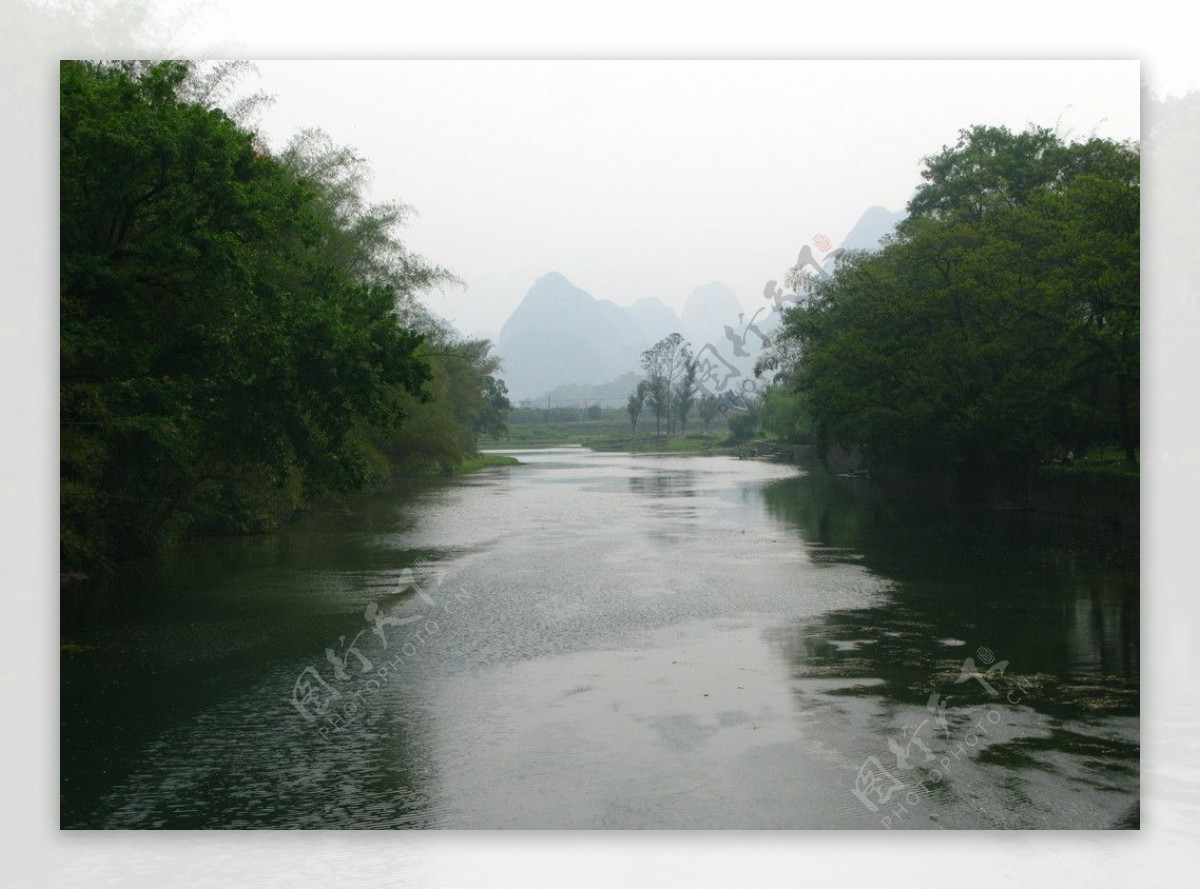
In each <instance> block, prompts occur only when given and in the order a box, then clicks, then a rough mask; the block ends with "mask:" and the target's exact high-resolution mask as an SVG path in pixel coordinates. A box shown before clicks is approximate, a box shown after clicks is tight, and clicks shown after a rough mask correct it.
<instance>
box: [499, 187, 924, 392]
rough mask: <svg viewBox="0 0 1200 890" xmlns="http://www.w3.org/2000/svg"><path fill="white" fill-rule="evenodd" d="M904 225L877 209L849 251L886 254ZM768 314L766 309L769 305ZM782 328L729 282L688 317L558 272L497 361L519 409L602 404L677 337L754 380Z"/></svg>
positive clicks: (701, 296) (535, 295)
mask: <svg viewBox="0 0 1200 890" xmlns="http://www.w3.org/2000/svg"><path fill="white" fill-rule="evenodd" d="M903 218H904V213H903V212H892V211H889V210H886V209H885V208H883V207H872V208H870V209H869V210H867V212H866V213H864V214H863V215H862V217H861V218H860V219H859V221H858V223H856V224H855V226H854V228H852V229H851V230H850V233H849V234H848V235H847V236H846V239H845V241H844V242H843V243H842V246H843V247H845V248H847V249H851V248H853V249H860V250H875V249H878V247H879V240H880V239H881V238H882V237H884V236H885V235H887V234H889V233H891V232H892V231H893V230H894V228H895V226H896V224H897V223H898V222H899V221H900V220H901V219H903ZM758 296H759V295H757V294H756V295H755V297H758ZM755 302H756V303H759V302H760V301H758V300H756V301H755ZM761 308H763V309H766V308H767V306H766V304H765V303H763V304H762V306H761ZM777 324H778V316H777V315H775V314H773V313H772V314H768V313H767V312H766V311H763V312H762V313H760V314H759V315H757V316H755V315H754V314H753V313H749V314H748V313H746V312H745V310H744V309H743V307H742V304H741V302H740V301H739V300H738V298H737V295H736V294H734V292H733V290H732V289H731V288H730V287H729V285H727V284H725V283H723V282H721V281H713V282H710V283H708V284H703V285H700V286H699V287H697V288H695V289H694V290H693V291H692V292H691V293H690V294H688V297H687V300H686V301H685V302H684V306H683V312H682V313H681V314H680V315H676V314H675V312H674V310H672V309H671V307H669V306H667V305H666V304H665V303H664V302H663V301H662V300H660V299H658V298H657V297H644V298H642V299H640V300H638V301H637V302H636V303H634V304H633V305H632V306H630V307H628V308H622V307H620V306H618V305H616V304H615V303H613V302H611V301H609V300H601V299H596V298H595V297H593V296H592V295H591V294H589V293H587V292H586V291H584V290H581V289H580V288H578V287H576V286H575V285H574V284H572V283H571V282H570V281H568V280H567V278H566V277H565V276H564V275H562V274H560V273H558V272H549V273H547V274H546V275H543V276H542V277H541V278H539V279H538V280H537V281H535V282H534V284H533V287H531V288H530V289H529V291H528V293H526V294H525V297H524V299H522V300H521V303H520V305H519V306H517V308H516V310H514V311H513V314H512V315H510V316H509V318H508V321H506V322H505V323H504V327H502V328H501V329H500V336H499V338H498V340H497V343H496V354H497V355H499V356H500V358H501V360H502V361H503V372H502V373H503V377H504V381H505V383H506V384H507V385H508V391H509V396H510V397H511V398H512V399H513V401H514V402H518V401H521V400H523V399H535V400H541V399H544V398H545V397H546V395H547V394H548V393H549V394H550V395H551V399H552V401H553V400H555V397H556V396H557V397H561V396H565V395H566V394H568V393H571V394H578V395H579V396H580V397H582V398H583V399H585V400H586V399H587V398H588V397H589V396H591V398H597V397H598V396H599V392H600V391H603V392H604V396H603V397H608V396H609V395H610V392H609V391H610V390H612V391H615V390H616V389H628V390H632V386H629V385H628V384H629V380H631V379H636V378H626V377H625V375H628V374H630V373H631V372H636V371H638V367H639V366H638V361H639V359H640V358H641V354H642V352H643V350H645V349H647V348H649V347H650V346H652V345H653V344H654V343H656V342H658V341H659V340H661V339H662V338H663V337H665V336H667V335H668V334H671V333H674V332H676V331H677V332H679V333H680V334H682V335H683V337H684V338H685V339H687V340H689V341H691V343H692V348H693V350H695V351H696V352H699V351H700V350H701V349H703V348H704V347H705V344H712V346H713V347H714V349H715V350H716V351H717V352H719V353H720V355H721V357H722V358H723V359H724V360H725V361H727V362H728V363H729V364H730V365H732V366H733V367H734V368H736V369H737V370H739V371H740V372H741V373H743V374H749V373H750V370H751V367H752V365H753V360H754V356H755V355H756V354H757V352H758V351H759V349H760V348H761V346H762V342H761V338H760V334H761V335H762V336H765V337H768V338H769V337H770V335H771V331H772V330H773V328H774V327H775V326H776V325H777ZM738 352H741V353H744V354H743V355H740V356H739V355H738V354H737V353H738ZM552 391H553V392H552ZM585 393H586V395H585Z"/></svg>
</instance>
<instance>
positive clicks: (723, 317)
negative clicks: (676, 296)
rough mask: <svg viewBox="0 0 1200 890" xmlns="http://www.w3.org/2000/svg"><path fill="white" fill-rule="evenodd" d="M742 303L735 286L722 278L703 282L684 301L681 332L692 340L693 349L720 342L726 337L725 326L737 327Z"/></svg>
mask: <svg viewBox="0 0 1200 890" xmlns="http://www.w3.org/2000/svg"><path fill="white" fill-rule="evenodd" d="M741 311H742V304H741V303H740V302H738V298H737V296H736V295H735V294H734V292H733V290H732V288H730V287H729V285H728V284H725V282H723V281H713V282H710V283H708V284H702V285H700V286H699V287H697V288H695V289H694V290H693V291H692V292H691V293H690V294H688V297H687V301H686V302H684V304H683V313H682V315H681V316H680V321H681V322H682V324H683V331H681V333H682V334H683V336H684V337H686V338H687V339H688V340H691V341H692V348H693V350H699V349H700V348H701V347H703V346H704V344H705V343H712V344H714V345H718V344H720V343H721V342H722V341H724V339H725V328H726V326H728V327H731V328H737V327H738V314H739V313H740V312H741Z"/></svg>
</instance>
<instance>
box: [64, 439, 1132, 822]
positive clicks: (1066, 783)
mask: <svg viewBox="0 0 1200 890" xmlns="http://www.w3.org/2000/svg"><path fill="white" fill-rule="evenodd" d="M523 459H524V460H526V465H525V466H524V467H520V468H513V469H512V470H511V471H510V470H507V469H501V470H497V471H488V472H485V473H482V474H480V475H478V476H473V477H467V478H462V479H457V480H450V481H438V482H434V483H423V484H420V485H414V486H410V487H408V488H407V489H405V490H402V491H398V492H389V493H377V494H374V495H369V496H365V497H363V498H361V499H358V500H356V501H355V502H354V503H352V504H351V505H349V508H348V509H346V510H340V511H331V512H328V513H325V514H314V515H311V516H309V517H306V518H305V519H304V520H302V521H301V522H299V523H298V524H296V525H294V526H292V527H290V528H288V529H286V530H284V531H282V532H281V533H279V534H277V535H273V536H267V537H261V538H252V539H225V540H209V541H202V542H194V543H193V544H192V545H190V546H188V547H187V548H185V549H183V550H181V551H180V552H178V553H176V554H174V555H173V556H170V557H168V558H166V559H163V560H161V561H158V562H155V563H146V564H143V565H128V566H125V567H123V568H122V570H121V571H120V572H119V573H118V575H117V576H116V577H114V578H112V579H110V580H109V581H108V582H106V583H96V584H93V585H92V586H91V587H87V588H79V589H75V590H70V591H68V592H67V594H66V595H65V596H64V599H63V608H62V615H63V618H62V630H63V640H64V645H63V653H62V659H61V664H62V777H63V778H62V824H63V825H64V826H69V827H143V828H145V827H169V828H194V827H252V826H253V827H305V828H309V827H464V828H480V827H501V826H504V827H510V826H511V827H838V826H841V827H875V828H878V827H880V823H879V814H878V813H871V812H869V811H868V810H866V809H864V808H863V807H862V806H860V805H859V802H858V801H857V800H856V799H855V798H854V797H853V796H852V794H851V791H852V789H853V788H854V782H855V775H856V771H858V770H859V768H860V765H861V764H862V763H863V762H864V760H865V759H866V758H869V757H876V758H882V759H885V760H886V759H887V758H888V757H889V755H892V754H894V751H893V748H892V747H891V746H892V745H893V744H896V745H902V744H905V743H904V742H903V741H902V740H903V739H904V733H905V732H906V729H905V728H906V727H909V728H910V729H911V727H914V726H919V725H921V722H922V721H928V720H930V719H931V717H932V716H933V715H934V713H935V712H931V711H929V710H928V708H927V702H928V701H929V698H930V696H931V695H933V694H937V695H940V696H941V698H940V700H939V701H940V705H941V710H940V712H939V713H938V714H937V716H941V717H944V719H945V723H946V728H947V730H948V731H949V732H950V733H951V734H953V733H962V732H964V731H966V730H967V729H968V728H969V727H970V726H971V725H972V724H971V721H972V720H978V719H979V714H980V713H982V714H984V715H986V714H988V713H991V711H989V710H988V709H989V708H990V709H992V711H995V712H996V713H997V714H998V715H1001V716H1000V717H999V718H998V719H999V720H1001V721H1002V722H1001V723H1000V725H998V726H992V725H990V724H985V726H987V728H988V729H989V731H990V732H991V736H990V737H989V739H988V740H987V743H986V744H981V745H979V746H978V747H975V748H973V749H972V755H971V757H970V758H969V765H963V766H961V767H960V766H957V765H956V767H955V769H954V770H953V776H952V777H948V778H946V779H945V781H944V782H942V783H941V784H939V785H938V787H937V788H936V789H934V791H933V792H931V794H932V796H931V797H930V798H929V801H928V802H927V803H926V802H924V801H923V803H922V813H921V817H920V819H919V820H917V819H914V820H911V822H910V824H908V825H905V826H903V827H912V826H916V825H920V826H922V827H924V826H928V827H1031V826H1046V827H1104V826H1109V825H1113V824H1118V823H1122V820H1124V822H1123V824H1134V823H1135V822H1136V815H1130V814H1131V813H1135V812H1136V811H1135V810H1134V809H1133V807H1135V806H1136V799H1137V782H1138V778H1137V752H1138V731H1137V703H1138V657H1137V652H1138V650H1137V643H1138V609H1137V603H1138V587H1137V544H1136V540H1132V541H1131V540H1129V539H1128V538H1122V537H1119V536H1113V535H1111V534H1109V533H1103V532H1100V531H1098V530H1096V529H1093V528H1091V527H1086V526H1081V527H1078V528H1071V527H1068V526H1064V525H1063V524H1061V523H1059V524H1056V525H1043V524H1039V523H1037V522H1036V521H1033V520H1030V519H1029V518H1027V517H1022V516H1019V515H1013V514H1010V515H1002V516H996V515H989V514H979V513H976V512H972V511H969V510H949V509H937V510H930V509H929V508H922V507H921V506H919V505H915V504H911V503H903V502H894V501H887V500H884V499H882V498H880V497H879V496H878V493H877V491H876V489H875V488H873V487H872V485H871V483H870V482H867V481H863V480H847V479H836V478H830V477H826V476H824V475H822V474H820V473H810V474H808V475H804V474H801V473H797V471H796V470H795V469H794V468H789V467H785V466H778V465H770V464H766V463H762V462H755V461H736V460H731V459H722V458H695V457H686V456H650V455H593V454H588V453H585V452H580V451H579V450H578V449H574V450H571V451H570V452H553V451H548V452H543V453H539V454H531V455H524V456H523ZM420 566H433V567H435V568H436V569H437V570H438V571H439V572H444V575H445V578H446V584H447V586H448V587H452V588H453V589H455V590H462V591H464V592H466V593H468V594H469V596H470V599H469V605H470V608H469V609H467V610H465V611H464V612H463V613H462V614H460V615H456V616H447V617H445V619H444V620H442V621H440V623H439V626H438V628H437V630H436V632H434V633H431V634H428V635H427V639H425V640H424V641H423V642H422V645H421V648H420V649H419V652H416V650H414V651H415V652H416V654H415V656H414V657H412V658H411V659H408V660H407V661H405V663H404V669H403V671H399V672H397V673H396V675H395V676H394V677H393V678H392V679H391V680H389V681H388V682H387V683H385V684H381V687H380V689H379V691H378V692H377V693H373V694H372V697H371V698H370V700H369V702H364V704H369V707H365V708H364V710H363V711H362V713H361V714H359V715H358V717H357V718H356V720H355V723H354V726H353V728H352V731H348V732H345V733H341V734H338V735H336V736H334V737H333V738H332V740H330V739H326V738H322V737H321V736H320V734H319V732H317V730H316V729H315V728H314V726H313V725H311V724H309V723H306V722H305V721H304V720H302V719H300V717H299V716H298V715H297V712H296V709H295V708H294V707H293V704H292V702H291V701H290V700H289V695H290V694H291V693H292V690H293V684H294V683H295V681H296V677H297V676H298V674H299V673H300V672H302V671H303V670H305V668H306V667H308V666H314V667H315V668H316V669H318V670H321V671H324V672H325V675H328V671H329V669H330V666H331V664H332V662H330V663H326V659H325V658H324V657H323V655H322V653H323V652H324V651H325V649H326V648H328V647H330V646H334V647H335V648H336V649H337V651H343V650H342V649H341V648H339V647H338V643H337V641H339V639H343V640H348V639H350V638H352V637H353V636H354V634H355V633H357V632H359V631H360V630H362V628H363V627H364V614H365V610H366V609H367V607H368V606H369V604H371V603H377V604H381V607H388V608H393V607H394V608H405V607H407V606H411V607H412V608H413V610H414V611H420V609H421V608H423V607H422V606H421V604H420V603H419V602H417V601H416V600H414V599H412V598H413V597H414V596H416V594H414V593H413V592H411V591H409V592H405V591H400V590H398V581H399V580H400V579H401V578H402V577H403V573H404V571H405V570H406V569H413V568H419V567H420ZM426 605H427V604H426ZM363 639H364V640H368V641H370V642H371V643H372V644H373V645H376V641H375V640H374V638H373V637H372V635H371V632H370V631H369V630H368V631H367V632H366V635H365V636H364V637H363ZM985 647H986V648H988V649H990V650H991V651H992V652H993V653H994V659H992V661H988V662H986V664H987V665H992V664H993V663H995V664H998V663H999V662H1001V661H1003V662H1007V664H1006V667H1005V671H1004V673H1003V674H1002V675H989V677H990V678H991V680H992V681H994V682H995V683H996V684H998V685H999V684H1001V683H1003V684H1009V685H1007V686H1004V687H1003V689H1004V690H1005V691H1007V690H1009V689H1013V688H1019V689H1020V690H1021V693H1022V697H1021V700H1019V701H1016V702H1011V701H1007V700H1006V701H1005V702H1004V703H1003V704H1002V705H998V704H997V703H996V702H994V701H993V700H992V699H991V698H990V697H989V696H988V695H987V694H986V692H985V690H984V689H983V687H982V686H981V685H980V684H979V683H976V682H974V681H971V682H967V683H960V682H958V680H959V679H960V675H961V673H962V667H963V663H964V658H966V657H974V658H976V659H979V658H980V656H979V655H978V653H979V652H980V650H982V649H984V648H985ZM366 654H367V655H368V657H369V658H370V660H371V661H372V662H373V663H374V662H376V661H377V660H378V658H377V656H378V655H379V654H380V653H378V652H377V651H376V650H371V651H369V652H367V653H366ZM979 666H980V670H984V668H985V662H983V661H979ZM356 668H357V666H356V665H355V664H354V663H352V662H347V663H346V665H345V669H346V671H347V672H348V673H351V674H353V673H355V670H356ZM1017 683H1019V684H1021V685H1020V686H1013V685H1012V684H1017ZM981 708H982V709H984V710H983V711H980V709H981ZM926 731H928V730H926ZM955 738H957V736H955V737H953V738H948V737H946V736H945V735H943V736H938V737H936V738H934V737H933V736H930V737H929V739H928V741H927V742H926V744H927V745H928V747H929V752H930V755H931V756H933V757H934V758H935V759H936V758H942V757H945V756H948V754H947V752H948V750H949V746H950V745H951V744H952V743H953V742H954V741H955ZM902 750H908V751H910V752H914V756H916V755H919V754H920V751H919V749H917V748H913V747H912V745H911V744H909V748H907V749H903V748H902ZM920 760H921V758H920V757H917V761H920ZM917 761H915V762H914V763H913V764H912V767H913V769H914V770H917V769H920V768H921V767H922V766H924V765H926V764H923V763H922V762H917ZM1080 794H1082V795H1083V797H1077V795H1080ZM1072 795H1075V796H1076V797H1072ZM1080 801H1082V803H1080ZM985 806H986V812H983V810H982V809H981V808H983V807H985Z"/></svg>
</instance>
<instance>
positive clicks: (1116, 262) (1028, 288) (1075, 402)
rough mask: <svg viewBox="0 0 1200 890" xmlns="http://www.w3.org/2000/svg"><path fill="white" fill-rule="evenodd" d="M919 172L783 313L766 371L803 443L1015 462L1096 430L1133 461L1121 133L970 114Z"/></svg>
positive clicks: (1135, 201) (1129, 250)
mask: <svg viewBox="0 0 1200 890" xmlns="http://www.w3.org/2000/svg"><path fill="white" fill-rule="evenodd" d="M922 175H923V179H924V182H923V184H922V185H921V186H920V187H919V188H918V189H917V191H916V194H915V195H914V196H913V198H912V200H911V201H910V202H909V205H908V211H909V216H908V218H907V219H906V220H905V221H904V222H903V223H901V225H900V226H899V228H898V231H897V233H896V235H895V236H894V237H893V238H892V239H891V240H890V243H888V244H887V245H886V246H885V247H884V249H882V250H881V251H879V252H878V253H873V254H868V253H857V254H855V253H851V254H847V255H846V256H844V257H843V258H842V259H841V260H840V261H839V263H838V268H837V271H836V273H835V274H834V275H833V276H831V277H830V278H829V279H827V280H824V281H819V282H815V283H812V284H811V285H810V287H811V294H812V296H811V300H809V301H808V302H807V303H806V304H804V305H802V306H799V307H797V308H795V309H793V310H791V311H790V312H789V313H788V315H787V317H786V323H785V324H786V328H785V334H784V336H783V337H780V338H778V340H779V348H778V350H777V353H776V359H777V360H776V361H775V362H774V368H773V370H775V371H777V377H776V379H777V381H778V382H780V383H786V384H787V385H788V386H790V387H792V388H794V389H795V390H796V391H798V392H799V393H801V394H802V396H803V399H804V405H803V409H804V413H805V414H807V415H808V416H809V417H810V418H811V421H812V423H813V424H814V428H815V432H816V436H817V439H818V443H819V444H820V445H821V447H822V448H823V449H826V448H828V447H829V446H831V445H840V446H846V447H858V448H861V449H862V451H863V452H864V453H865V455H866V456H867V458H868V459H869V460H870V461H871V463H872V465H873V466H881V467H883V466H889V465H890V466H895V467H905V468H908V469H912V470H917V471H933V470H938V469H944V468H947V467H956V468H960V469H964V470H970V471H987V472H1003V473H1016V474H1020V473H1023V472H1026V471H1028V470H1029V469H1030V468H1031V467H1033V466H1036V465H1037V463H1038V462H1039V461H1041V460H1043V459H1046V458H1049V457H1052V456H1054V455H1055V454H1056V453H1065V452H1068V451H1074V452H1075V453H1077V454H1079V453H1082V452H1084V451H1085V450H1086V449H1087V448H1088V447H1089V446H1094V445H1098V444H1104V443H1113V444H1119V445H1120V446H1121V448H1122V449H1123V450H1124V451H1125V453H1126V455H1127V456H1128V459H1129V460H1130V461H1132V460H1134V458H1135V453H1136V448H1137V429H1138V382H1139V372H1138V368H1139V346H1138V340H1139V289H1138V272H1139V263H1138V241H1139V157H1138V152H1137V149H1136V147H1134V146H1131V145H1127V144H1119V143H1115V142H1111V141H1107V140H1101V139H1090V140H1088V141H1086V142H1081V143H1070V144H1068V143H1065V142H1063V141H1062V140H1061V139H1060V138H1059V137H1058V136H1057V135H1056V134H1054V133H1053V132H1052V131H1048V130H1044V129H1034V130H1029V131H1027V132H1024V133H1018V134H1013V133H1011V132H1009V131H1008V130H1005V129H1003V128H994V127H975V128H972V129H970V130H966V131H964V132H963V133H962V134H961V139H960V140H959V142H958V144H957V145H956V146H954V147H952V148H946V149H944V150H943V151H942V152H941V153H939V154H938V155H936V156H934V157H931V158H928V159H927V160H926V164H925V168H924V171H923V174H922ZM780 355H785V356H786V360H780V359H779V356H780ZM766 364H767V365H768V366H770V364H771V363H766Z"/></svg>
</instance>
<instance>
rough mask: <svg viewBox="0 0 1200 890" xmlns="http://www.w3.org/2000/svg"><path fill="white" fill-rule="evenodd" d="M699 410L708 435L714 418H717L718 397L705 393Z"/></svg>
mask: <svg viewBox="0 0 1200 890" xmlns="http://www.w3.org/2000/svg"><path fill="white" fill-rule="evenodd" d="M697 410H698V411H699V412H700V422H701V423H703V424H704V432H706V433H707V432H708V430H709V428H710V427H711V426H712V422H713V418H714V417H716V416H717V397H716V396H714V395H713V394H712V393H705V394H704V395H703V396H701V398H700V403H699V405H698V406H697Z"/></svg>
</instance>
